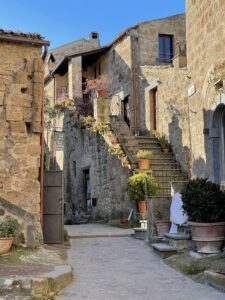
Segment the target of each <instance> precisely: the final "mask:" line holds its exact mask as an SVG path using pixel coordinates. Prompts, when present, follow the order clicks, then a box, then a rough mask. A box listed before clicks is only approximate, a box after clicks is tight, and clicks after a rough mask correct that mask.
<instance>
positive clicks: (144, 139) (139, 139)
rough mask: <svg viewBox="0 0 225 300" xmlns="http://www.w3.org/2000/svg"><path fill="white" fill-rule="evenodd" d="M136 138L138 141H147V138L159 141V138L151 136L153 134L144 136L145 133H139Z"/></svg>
mask: <svg viewBox="0 0 225 300" xmlns="http://www.w3.org/2000/svg"><path fill="white" fill-rule="evenodd" d="M135 138H136V139H137V140H138V141H142V140H143V141H146V140H156V141H158V139H157V138H155V137H151V136H144V135H138V136H135Z"/></svg>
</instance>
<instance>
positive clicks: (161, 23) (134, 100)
mask: <svg viewBox="0 0 225 300" xmlns="http://www.w3.org/2000/svg"><path fill="white" fill-rule="evenodd" d="M185 31H186V28H185V15H184V14H180V15H176V16H172V17H168V18H163V19H159V20H153V21H149V22H143V23H140V24H138V26H137V27H136V28H133V29H130V30H129V31H128V33H127V34H126V35H125V36H124V37H123V38H121V39H119V40H118V41H117V42H115V43H114V44H113V45H112V47H111V48H110V50H109V51H108V52H106V53H105V54H104V55H102V56H101V58H100V59H98V60H97V61H96V62H95V63H94V64H93V65H92V66H91V67H90V68H89V72H88V73H89V74H94V68H96V69H97V70H98V66H99V64H100V65H101V75H107V76H109V78H111V79H112V83H111V93H112V97H111V109H110V113H111V115H117V116H121V115H122V114H123V106H122V102H121V101H122V100H123V99H124V98H125V97H127V96H129V115H130V118H131V128H134V127H136V131H140V133H144V132H146V123H145V119H144V118H143V112H144V114H145V97H144V94H143V78H141V76H142V74H141V72H142V71H141V68H140V67H141V66H144V65H148V66H157V65H159V34H171V35H173V36H174V38H173V48H174V54H175V48H176V47H175V46H176V44H177V43H180V45H182V46H185V44H186V42H185V40H186V34H185Z"/></svg>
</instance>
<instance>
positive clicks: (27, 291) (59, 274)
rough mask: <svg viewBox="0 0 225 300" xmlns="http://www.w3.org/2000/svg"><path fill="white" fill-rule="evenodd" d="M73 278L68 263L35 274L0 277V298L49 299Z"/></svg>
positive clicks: (11, 299)
mask: <svg viewBox="0 0 225 300" xmlns="http://www.w3.org/2000/svg"><path fill="white" fill-rule="evenodd" d="M72 279H73V272H72V267H71V266H70V265H59V266H55V267H54V269H53V271H50V272H47V273H44V274H41V275H37V276H32V275H31V276H28V275H27V276H26V277H24V276H16V275H13V276H8V277H0V299H10V300H13V299H33V298H35V299H43V300H44V299H50V297H54V296H55V295H56V294H57V293H58V292H59V291H60V290H61V289H63V288H65V287H66V286H67V285H68V284H69V283H70V282H71V281H72Z"/></svg>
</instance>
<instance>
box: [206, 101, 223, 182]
mask: <svg viewBox="0 0 225 300" xmlns="http://www.w3.org/2000/svg"><path fill="white" fill-rule="evenodd" d="M210 125H211V126H210V136H209V141H210V160H211V171H212V172H211V173H212V174H211V178H210V179H211V180H213V181H215V182H217V183H220V184H223V185H224V184H225V104H224V103H221V102H220V104H219V105H217V106H216V108H215V110H214V111H213V112H212V118H211V124H210Z"/></svg>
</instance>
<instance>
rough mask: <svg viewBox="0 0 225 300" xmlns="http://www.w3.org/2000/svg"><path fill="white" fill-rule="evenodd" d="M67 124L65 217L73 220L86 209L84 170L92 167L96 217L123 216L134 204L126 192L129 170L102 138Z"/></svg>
mask: <svg viewBox="0 0 225 300" xmlns="http://www.w3.org/2000/svg"><path fill="white" fill-rule="evenodd" d="M73 121H74V120H72V119H71V122H72V123H67V126H68V129H69V130H65V132H66V139H65V147H66V151H65V164H66V166H65V176H66V177H65V197H66V199H67V201H66V218H67V221H68V220H71V219H72V220H73V218H75V217H76V212H77V211H79V212H80V211H83V210H84V211H85V210H86V203H85V186H84V171H85V170H87V169H89V172H90V182H91V197H92V198H96V199H97V206H96V207H93V212H92V216H93V219H105V220H108V219H112V218H120V217H121V212H127V211H129V208H130V207H132V204H131V203H130V202H129V201H128V197H127V194H126V180H127V178H128V177H129V176H130V169H128V168H127V167H123V166H122V164H121V161H120V160H119V159H118V158H117V157H114V156H111V155H110V154H109V152H108V145H107V143H106V142H105V141H104V139H103V138H102V137H100V136H99V135H97V134H95V133H92V132H90V131H89V130H88V129H87V130H85V129H80V128H75V127H73V126H71V125H72V124H73Z"/></svg>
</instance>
